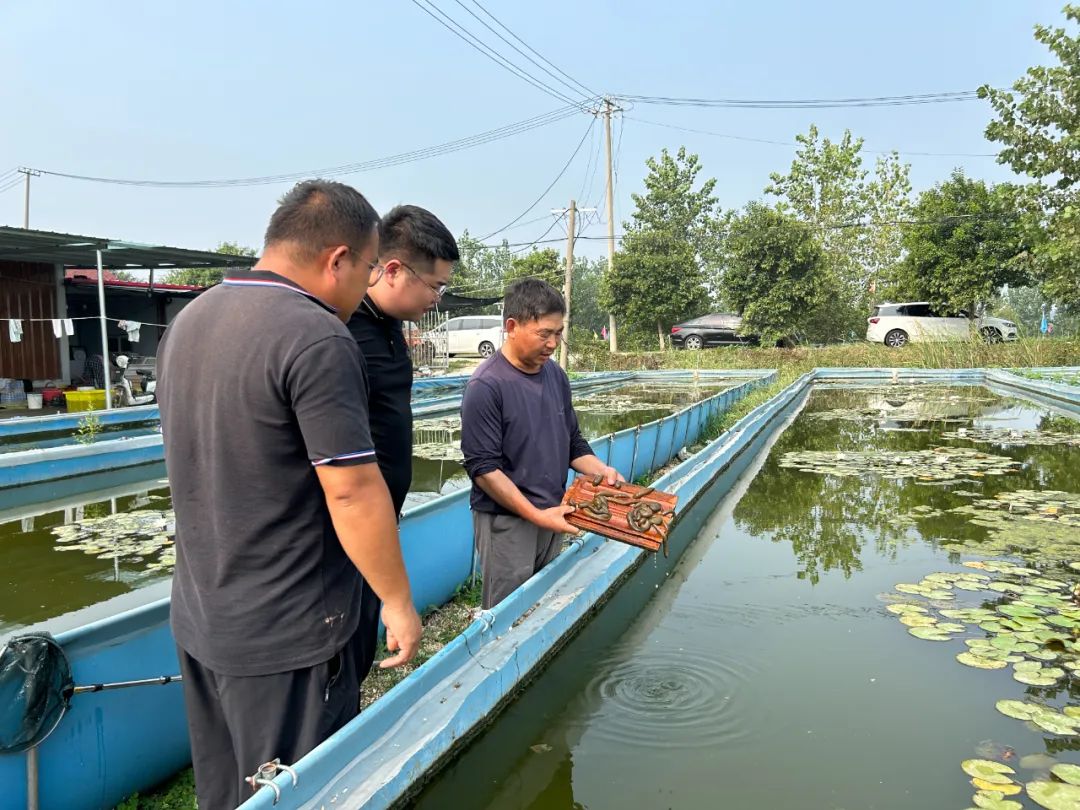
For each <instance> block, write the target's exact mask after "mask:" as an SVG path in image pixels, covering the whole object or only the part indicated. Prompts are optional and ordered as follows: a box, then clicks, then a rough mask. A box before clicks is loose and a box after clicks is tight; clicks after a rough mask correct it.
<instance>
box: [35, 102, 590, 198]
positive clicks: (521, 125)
mask: <svg viewBox="0 0 1080 810" xmlns="http://www.w3.org/2000/svg"><path fill="white" fill-rule="evenodd" d="M576 113H577V108H576V107H562V108H560V109H557V110H552V111H551V112H548V113H544V114H543V115H538V116H534V117H532V118H527V119H525V120H523V121H517V122H515V123H513V124H507V125H506V126H502V127H498V128H497V129H492V130H488V131H487V132H481V133H478V134H476V135H470V136H468V137H465V138H459V139H458V140H455V141H448V142H446V143H442V144H437V145H435V146H428V147H424V148H422V149H414V150H412V151H411V152H401V153H399V154H396V155H389V156H387V157H382V158H374V159H372V160H367V161H362V162H359V163H346V164H342V165H339V166H330V167H327V168H322V169H309V170H305V171H300V172H288V173H284V174H275V175H265V176H262V177H244V178H235V179H228V180H135V179H127V178H118V177H95V176H90V175H83V174H72V173H68V172H55V171H50V170H48V169H41V170H40V171H41V173H42V174H48V175H52V176H53V177H64V178H67V179H69V180H84V181H88V182H94V183H110V184H113V185H122V186H149V187H155V188H222V187H235V186H260V185H270V184H273V183H284V182H289V181H292V180H302V179H305V178H308V177H335V176H339V175H345V174H354V173H359V172H366V171H373V170H375V169H382V168H389V167H391V166H399V165H402V164H405V163H412V162H415V161H419V160H426V159H428V158H432V157H437V156H441V155H445V154H450V153H452V152H458V151H461V150H463V149H470V148H472V147H474V146H479V145H481V144H486V143H491V142H493V141H498V140H502V139H504V138H508V137H511V136H513V135H518V134H521V133H523V132H528V131H529V130H533V129H537V128H539V127H543V126H547V125H549V124H554V123H556V122H558V121H563V120H565V119H567V118H570V117H572V116H574V115H575V114H576Z"/></svg>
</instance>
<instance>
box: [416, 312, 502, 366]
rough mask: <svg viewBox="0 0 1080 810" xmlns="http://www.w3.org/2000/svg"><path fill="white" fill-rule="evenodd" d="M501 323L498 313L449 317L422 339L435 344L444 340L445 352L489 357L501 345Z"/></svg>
mask: <svg viewBox="0 0 1080 810" xmlns="http://www.w3.org/2000/svg"><path fill="white" fill-rule="evenodd" d="M502 338H503V323H502V318H500V317H499V316H498V315H472V316H466V317H463V318H451V319H450V320H448V321H447V322H446V323H444V324H440V325H439V326H437V327H436V328H434V329H432V330H431V331H430V332H426V333H425V334H424V340H426V341H429V342H431V343H434V344H436V345H439V344H441V343H442V342H443V341H446V346H447V354H449V355H451V356H452V355H455V354H478V355H480V356H481V357H491V355H493V354H495V350H496V349H497V348H499V347H500V346H501V345H502Z"/></svg>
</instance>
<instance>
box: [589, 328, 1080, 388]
mask: <svg viewBox="0 0 1080 810" xmlns="http://www.w3.org/2000/svg"><path fill="white" fill-rule="evenodd" d="M1075 365H1080V338H1075V337H1073V338H1049V339H1048V338H1025V339H1023V340H1018V341H1015V342H1012V343H993V344H988V343H983V342H982V341H978V340H972V341H956V342H949V343H909V344H908V345H907V346H904V347H903V348H900V349H892V348H889V347H887V346H882V345H878V344H876V343H842V344H837V345H834V346H807V347H798V348H794V349H774V348H767V349H766V348H753V347H748V346H735V347H723V348H717V349H702V350H700V351H687V350H672V351H666V352H618V353H616V354H610V353H608V352H607V351H606V350H605V351H603V352H597V353H595V355H593V354H590V355H589V357H588V358H583V360H582V362H581V364H580V365H579V366H578V369H579V370H596V371H640V370H652V369H738V368H775V369H784V368H791V367H794V368H802V369H804V370H809V369H811V368H815V367H817V368H836V367H848V368H1016V369H1025V368H1032V367H1040V366H1051V367H1053V366H1075ZM1073 376H1074V377H1075V376H1080V375H1073ZM1068 384H1070V385H1076V384H1077V382H1071V383H1068Z"/></svg>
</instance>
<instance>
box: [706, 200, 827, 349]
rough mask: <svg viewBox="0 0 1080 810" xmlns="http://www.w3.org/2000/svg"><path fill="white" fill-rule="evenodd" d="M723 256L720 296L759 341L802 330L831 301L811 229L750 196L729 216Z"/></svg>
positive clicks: (822, 257) (821, 254)
mask: <svg viewBox="0 0 1080 810" xmlns="http://www.w3.org/2000/svg"><path fill="white" fill-rule="evenodd" d="M723 256H724V274H723V276H722V277H721V282H720V287H721V292H722V295H723V299H724V301H725V302H726V303H727V305H728V306H729V307H731V308H732V309H734V310H735V311H736V312H737V313H739V314H740V315H741V316H742V318H743V331H744V332H746V333H753V334H756V335H759V336H760V337H761V340H762V342H763V343H766V342H767V343H771V342H774V341H777V340H780V339H783V338H788V337H794V336H800V335H803V336H804V335H806V334H807V332H808V330H809V329H810V328H811V326H812V325H813V324H814V321H815V318H816V317H817V315H818V313H820V312H821V311H822V310H823V308H824V307H825V306H826V305H827V304H828V303H829V302H830V299H831V296H830V288H829V286H828V275H829V274H828V270H827V269H826V258H825V254H824V251H823V250H822V248H821V245H820V244H819V242H818V239H817V236H816V235H815V233H814V230H813V229H812V228H811V227H810V225H808V224H807V223H805V222H802V221H800V220H798V219H796V218H794V217H793V216H791V215H789V214H786V213H784V212H783V211H781V210H779V209H776V208H769V207H768V206H766V205H763V204H762V203H758V202H753V203H750V204H749V205H747V206H746V208H745V209H743V212H742V213H741V214H738V215H732V216H730V217H729V223H728V232H727V236H726V238H725V239H724V245H723Z"/></svg>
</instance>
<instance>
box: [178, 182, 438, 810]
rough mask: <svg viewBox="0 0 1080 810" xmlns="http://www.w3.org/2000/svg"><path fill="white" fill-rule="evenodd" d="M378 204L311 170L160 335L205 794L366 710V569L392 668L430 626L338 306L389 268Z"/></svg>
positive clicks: (194, 734)
mask: <svg viewBox="0 0 1080 810" xmlns="http://www.w3.org/2000/svg"><path fill="white" fill-rule="evenodd" d="M378 219H379V218H378V214H376V213H375V210H374V209H373V208H372V207H371V205H370V204H369V203H368V202H367V200H365V199H364V197H363V196H361V195H360V194H359V192H357V191H356V190H355V189H352V188H349V187H348V186H345V185H342V184H340V183H332V182H325V181H307V182H304V183H300V184H299V185H297V186H296V187H295V188H294V189H293V190H292V191H291V192H289V193H288V194H287V195H286V196H285V197H284V198H283V199H282V201H281V205H280V206H279V207H278V209H277V211H275V212H274V215H273V217H272V218H271V220H270V225H269V227H268V228H267V231H266V240H265V249H264V251H263V255H262V257H261V258H260V259H259V262H258V264H256V266H255V267H254V269H253V270H251V271H249V272H242V273H237V274H235V275H230V276H229V277H228V278H226V279H225V281H224V282H222V283H221V284H220V285H218V286H217V287H214V288H213V289H211V290H209V291H207V292H206V293H204V294H203V295H201V296H199V298H198V299H196V300H195V301H193V302H192V303H191V304H190V305H189V306H187V307H185V309H184V311H183V312H181V313H180V314H179V315H178V316H177V318H176V320H175V321H174V322H173V323H172V325H171V326H170V327H169V329H168V330H167V331H166V333H165V336H164V338H163V340H162V345H161V347H160V349H159V354H158V357H159V361H158V362H159V369H160V376H159V380H160V382H159V385H158V397H159V401H160V409H161V426H162V433H163V434H164V440H165V463H166V467H167V469H168V474H169V483H170V486H171V489H172V498H173V506H174V508H175V510H176V551H177V555H176V569H175V572H174V575H173V591H172V607H171V623H172V629H173V635H174V637H175V639H176V643H177V648H178V649H177V655H178V658H179V661H180V670H181V673H182V674H183V676H184V699H185V704H186V707H187V714H188V729H189V732H190V737H191V750H192V759H193V761H194V765H195V792H196V795H197V797H198V804H199V807H200V808H201V810H225V809H226V808H235V807H236V806H237V805H239V804H240V803H241V802H243V801H244V800H245V799H246V798H247V797H248V796H250V795H251V788H250V787H248V786H247V785H245V783H244V777H246V776H249V775H251V774H253V773H255V771H256V769H257V768H258V767H259V765H260V764H261V763H263V762H267V761H269V760H272V759H274V758H276V757H280V758H281V760H282V762H285V763H287V764H291V763H293V762H295V761H296V760H298V759H299V758H300V757H302V756H303V755H304V754H306V753H307V752H308V751H310V750H311V749H312V748H314V747H315V746H316V745H318V744H319V743H320V742H322V741H323V740H324V739H326V738H327V737H328V736H330V735H331V734H332V733H334V732H335V731H336V730H337V729H339V728H341V726H343V725H344V724H345V723H346V722H348V721H349V720H350V719H351V718H352V717H353V716H355V714H356V711H357V702H356V694H357V691H358V689H359V681H360V679H362V677H363V674H364V673H360V672H359V669H358V657H357V654H356V651H355V648H354V645H355V643H356V642H355V635H356V628H357V627H358V626H359V624H360V612H361V611H360V601H361V600H360V594H361V588H362V587H367V588H370V589H371V590H372V591H373V592H374V593H376V594H378V595H379V596H380V597H381V598H382V600H383V601H384V603H385V607H384V609H383V614H382V617H383V622H384V624H385V625H386V632H387V646H388V648H389V649H390V650H391V652H394V651H395V650H396V651H397V654H396V655H393V656H392V657H390V658H389V659H387V660H386V661H383V662H382V666H384V667H385V666H397V665H398V664H403V663H405V662H406V661H408V660H409V659H410V658H412V656H413V655H414V654H415V652H416V649H417V646H418V643H419V639H420V619H419V617H418V616H417V614H416V610H415V609H414V608H413V604H412V596H411V593H410V589H409V580H408V577H407V575H406V572H405V566H404V563H403V561H402V557H401V548H400V545H399V543H398V536H397V524H396V522H395V519H394V517H395V515H394V509H393V504H392V501H391V499H390V494H389V492H388V491H387V488H386V483H385V481H384V480H383V477H382V475H381V474H380V473H379V469H378V467H377V466H376V465H375V464H374V463H372V462H374V461H375V449H374V446H373V442H372V440H371V435H370V432H369V429H368V416H367V402H368V396H367V384H366V379H365V377H364V373H363V366H362V360H361V357H360V352H359V351H358V350H357V347H356V342H355V341H354V340H353V338H352V336H351V335H350V334H349V330H348V329H347V328H346V327H345V323H344V322H345V321H346V320H348V318H349V316H350V315H351V314H352V312H353V311H354V310H355V309H356V307H357V305H358V304H359V303H360V300H361V299H362V298H363V296H364V293H365V291H366V290H367V287H368V285H369V283H371V282H376V281H378V278H379V275H380V274H381V272H382V266H381V265H380V264H378V261H377V260H378V245H379V243H378V232H377V224H378ZM361 575H362V576H361Z"/></svg>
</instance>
